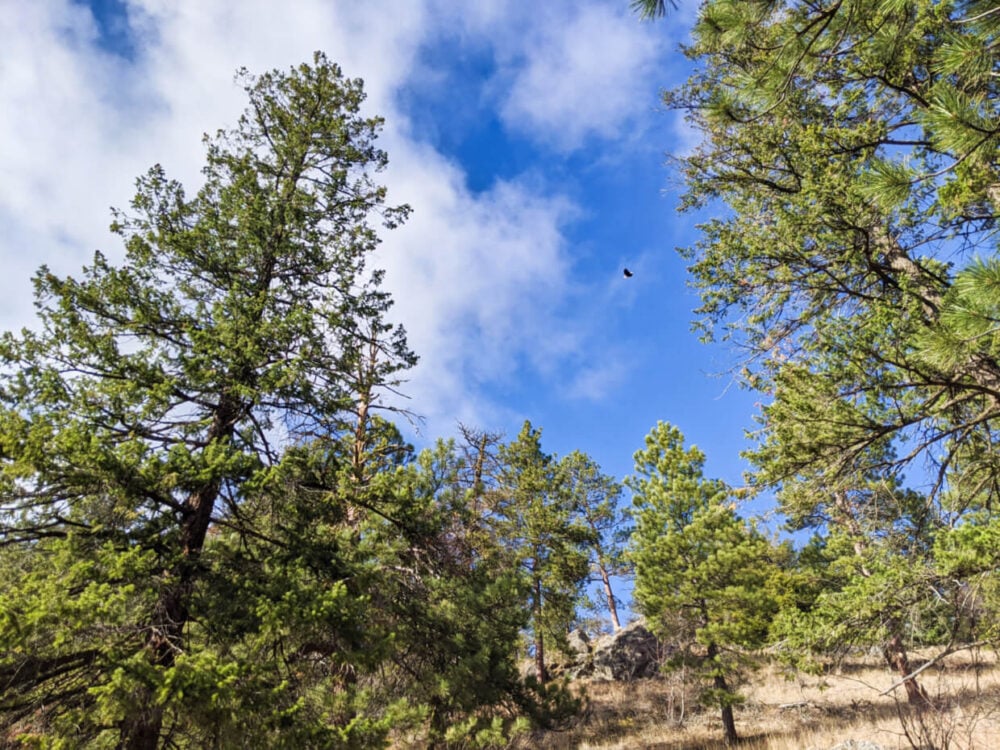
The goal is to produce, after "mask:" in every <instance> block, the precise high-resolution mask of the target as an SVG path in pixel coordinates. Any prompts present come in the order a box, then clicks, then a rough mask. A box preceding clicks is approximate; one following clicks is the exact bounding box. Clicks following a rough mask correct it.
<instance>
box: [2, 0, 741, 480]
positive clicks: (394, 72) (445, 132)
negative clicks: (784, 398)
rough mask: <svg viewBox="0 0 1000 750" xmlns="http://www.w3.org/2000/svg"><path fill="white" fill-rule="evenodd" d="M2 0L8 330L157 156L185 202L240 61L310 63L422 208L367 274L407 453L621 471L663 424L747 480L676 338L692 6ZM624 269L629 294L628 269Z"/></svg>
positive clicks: (95, 242) (683, 336)
mask: <svg viewBox="0 0 1000 750" xmlns="http://www.w3.org/2000/svg"><path fill="white" fill-rule="evenodd" d="M628 6H629V2H628V0H607V1H605V0H549V1H548V2H545V3H529V2H524V1H523V0H511V1H510V2H502V1H501V0H481V1H479V2H474V3H470V2H465V1H462V0H386V1H385V2H378V1H373V2H363V3H359V2H353V1H352V2H348V1H347V0H344V1H332V0H287V1H286V2H281V3H278V2H272V1H271V0H244V1H242V2H239V3H236V2H233V1H232V0H92V2H89V3H86V2H74V1H71V0H40V1H38V2H29V1H28V0H7V1H6V2H2V7H3V12H2V13H0V35H2V45H3V49H4V53H3V57H2V59H0V252H2V253H3V263H4V269H5V273H4V274H3V275H2V278H0V328H3V329H10V328H19V327H21V326H29V327H30V326H32V325H33V308H32V297H31V285H30V283H29V279H30V276H31V274H32V272H33V271H34V269H35V268H37V267H38V266H39V265H40V264H42V263H47V264H48V265H49V266H50V267H52V268H53V270H55V271H57V272H60V273H75V272H76V271H78V269H79V268H80V266H81V265H82V264H84V263H86V262H87V261H88V260H89V258H90V256H91V254H92V253H93V251H94V250H95V249H98V248H100V249H101V250H102V251H104V252H105V253H106V254H107V255H109V256H110V257H111V258H118V257H121V248H120V246H119V244H118V243H117V242H116V240H115V239H114V238H113V237H112V236H111V235H110V234H109V233H108V232H107V225H108V224H109V222H110V214H109V210H108V209H109V207H110V206H122V207H124V206H127V203H128V200H129V198H130V197H131V193H132V187H133V184H134V179H135V177H136V176H138V175H139V174H141V173H142V172H144V171H145V170H146V169H147V168H148V167H149V166H150V165H152V164H153V163H162V164H163V165H164V167H165V168H166V170H167V172H168V174H170V175H171V176H173V177H175V178H177V179H180V180H181V181H182V182H183V183H184V184H185V185H186V186H188V189H189V192H193V191H194V190H195V189H196V186H197V185H198V169H199V168H200V165H201V160H202V155H203V152H202V146H201V140H200V139H201V134H202V133H203V132H206V131H214V130H215V129H217V128H219V127H222V126H226V125H231V124H232V123H234V122H235V119H236V117H237V116H238V114H239V112H240V110H241V108H242V106H243V99H242V92H241V91H240V90H239V88H238V87H237V86H236V85H234V83H233V80H232V78H233V73H234V71H235V70H236V69H237V68H238V67H240V66H246V67H248V68H249V69H250V70H251V71H263V70H267V69H270V68H274V67H280V68H287V67H289V66H292V65H295V64H297V63H300V62H302V61H306V60H309V59H310V58H311V55H312V52H313V51H314V50H317V49H320V50H323V51H325V52H326V53H327V55H328V56H329V57H330V58H331V59H333V60H335V61H337V62H339V63H340V64H341V65H342V67H343V68H344V70H345V72H346V73H347V74H348V75H350V76H352V77H361V78H363V79H364V80H365V82H366V90H367V91H368V95H369V98H368V102H367V105H368V108H369V111H370V112H371V113H373V114H375V113H377V114H381V115H383V116H384V117H385V118H386V127H385V131H384V135H383V139H382V141H381V143H382V146H383V147H384V148H385V149H386V150H387V151H388V152H389V157H390V163H391V164H390V168H389V170H388V171H387V172H386V173H385V175H384V182H385V184H386V185H387V186H388V188H389V191H390V200H391V201H395V202H406V203H409V204H411V206H412V207H413V210H414V213H413V217H412V219H411V220H410V221H409V222H408V223H407V225H406V226H405V227H404V228H402V229H400V230H398V231H397V232H394V233H391V234H388V235H386V236H385V238H384V243H383V245H382V247H381V248H380V250H379V252H378V257H377V259H376V264H377V265H380V266H382V267H384V268H386V270H387V276H386V284H387V288H388V289H389V290H390V291H391V292H392V294H393V296H394V298H395V300H396V306H395V311H394V314H395V316H396V317H397V318H398V320H399V322H402V323H403V324H404V325H405V326H406V327H407V329H408V331H409V333H410V342H411V345H412V347H413V348H414V349H415V350H416V351H417V353H418V354H419V355H420V356H421V363H420V365H419V366H418V367H417V368H416V370H414V371H413V372H412V373H411V376H410V381H409V383H408V384H407V386H406V387H405V389H404V390H405V391H406V392H407V393H408V394H409V395H410V400H409V401H408V403H407V406H408V407H409V408H410V409H412V410H413V411H415V412H417V413H418V414H421V415H422V416H423V417H424V422H423V424H422V426H421V427H420V434H419V435H417V440H418V441H421V440H423V441H427V440H432V439H434V438H436V437H439V436H448V435H451V434H454V433H455V431H456V430H455V427H456V423H457V422H458V421H459V420H461V421H462V422H464V423H466V424H469V425H473V426H479V427H482V428H486V429H490V430H503V431H505V432H506V433H507V435H508V436H510V437H513V436H514V435H516V433H517V431H518V429H519V427H520V424H521V422H522V421H523V420H524V419H530V420H531V421H532V422H533V423H534V424H535V425H536V426H538V427H541V428H542V429H543V447H544V448H545V449H546V450H547V451H549V452H554V453H558V454H560V455H562V454H566V453H568V452H570V451H571V450H573V449H580V450H583V451H585V452H587V453H589V454H590V455H591V456H592V457H593V458H594V459H595V460H597V461H598V462H599V463H600V464H601V466H602V467H603V469H604V471H605V472H606V473H610V474H613V475H615V476H617V477H622V476H624V475H625V474H627V473H628V472H629V471H630V470H631V467H632V458H631V457H632V454H633V452H634V451H635V450H637V449H638V448H640V447H641V446H642V441H643V438H644V436H645V435H646V433H647V432H648V431H649V429H650V428H651V427H652V426H653V425H654V424H655V423H656V421H657V420H666V421H670V422H672V423H674V424H676V425H677V426H679V427H680V429H681V430H682V431H683V432H684V433H685V435H686V436H687V438H688V440H689V442H693V443H696V444H698V445H699V446H700V447H701V448H702V450H704V451H705V452H706V454H707V455H708V464H707V472H708V473H709V474H710V475H712V476H718V477H721V478H723V479H725V480H727V481H729V482H731V483H734V484H737V483H739V482H740V476H741V473H742V471H743V469H744V465H743V463H742V462H741V460H740V459H739V458H738V453H739V451H740V450H741V449H742V448H744V447H745V440H744V437H743V435H744V431H745V430H746V429H749V428H751V427H752V426H753V425H752V415H753V401H754V396H753V395H751V394H747V393H744V392H740V391H739V390H738V389H736V388H735V387H730V383H729V381H728V380H727V379H726V378H725V376H722V377H718V376H716V375H717V374H718V373H724V372H725V371H726V369H727V368H728V367H730V366H731V365H732V363H733V356H732V353H731V352H728V351H727V350H726V349H725V348H724V347H721V346H706V345H703V344H700V343H699V342H698V341H697V339H696V336H695V335H694V334H693V333H691V331H690V323H691V321H692V319H693V317H694V316H693V313H692V310H693V308H694V307H696V306H697V299H696V297H695V296H694V295H693V294H692V292H691V291H690V290H688V289H687V288H686V285H685V281H686V278H685V270H684V263H683V261H682V260H681V259H680V258H679V257H678V256H677V254H676V252H675V247H677V246H678V245H685V244H689V243H690V242H692V241H693V239H694V237H695V229H694V224H695V217H693V216H689V215H680V214H678V213H677V212H676V206H677V198H678V192H677V179H678V178H677V175H675V174H672V173H671V171H670V170H669V168H668V167H667V166H666V165H665V161H666V157H667V154H670V153H675V154H676V153H682V152H683V151H684V150H685V149H689V148H691V146H692V144H693V142H694V138H695V135H694V134H693V133H692V132H691V131H689V130H688V129H687V128H686V126H685V125H684V123H683V122H682V120H681V119H680V117H679V115H678V114H677V113H673V112H667V111H665V110H664V109H663V107H662V106H661V104H660V91H661V90H662V89H663V88H665V87H669V86H671V85H673V84H676V83H678V82H679V81H681V80H683V78H684V77H685V74H686V71H687V63H686V61H685V60H684V58H683V57H682V56H681V54H680V52H679V51H678V44H679V43H680V42H682V41H683V40H684V39H685V38H686V36H687V33H688V29H689V27H690V24H691V21H692V18H693V6H694V3H693V2H688V3H682V6H683V7H681V8H680V9H679V10H677V11H674V12H673V13H672V14H671V15H670V16H669V17H668V18H667V19H665V20H663V21H660V22H657V23H654V24H650V23H642V22H640V21H639V20H638V18H637V17H636V16H634V15H633V14H631V13H630V11H629V7H628ZM624 266H628V267H629V268H631V269H632V270H633V271H634V272H635V276H634V277H633V278H632V279H629V280H626V279H624V278H623V277H622V268H623V267H624Z"/></svg>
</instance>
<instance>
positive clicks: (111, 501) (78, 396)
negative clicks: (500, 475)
mask: <svg viewBox="0 0 1000 750" xmlns="http://www.w3.org/2000/svg"><path fill="white" fill-rule="evenodd" d="M241 79H242V81H243V82H244V84H245V87H246V92H247V96H248V99H249V106H248V108H247V110H246V112H245V113H244V114H243V116H242V117H241V118H240V120H239V122H238V124H237V126H236V127H235V128H234V129H232V130H229V131H220V132H219V133H217V134H216V135H215V136H214V137H211V138H206V148H207V155H206V166H205V168H204V170H203V172H204V184H203V186H202V187H201V189H200V190H199V191H198V192H197V194H196V195H195V196H194V197H188V196H187V195H186V194H185V192H184V190H183V189H182V187H181V186H180V185H179V184H178V183H176V182H173V181H171V180H169V179H168V178H167V176H166V174H165V172H164V170H163V169H162V168H160V167H158V166H157V167H154V168H152V169H151V170H150V171H149V172H148V173H147V174H146V175H144V176H143V177H142V178H140V179H139V181H138V186H137V193H136V197H135V199H134V200H133V202H132V208H131V211H129V212H124V211H121V212H116V213H115V221H114V225H113V228H114V230H115V231H116V232H117V233H118V234H119V235H120V236H121V237H122V239H123V240H124V243H125V255H124V260H123V261H122V262H121V263H120V264H118V265H115V264H113V263H111V262H110V261H109V260H108V259H107V258H106V257H105V256H104V255H102V254H100V253H98V254H96V255H95V257H94V260H93V262H92V264H91V265H90V266H88V267H86V268H85V269H84V270H83V272H82V275H81V276H80V277H79V278H59V277H57V276H55V275H54V274H52V273H50V272H49V271H48V270H47V269H45V268H42V269H41V270H40V271H39V272H38V274H37V276H36V278H35V290H36V299H37V307H38V311H39V316H40V320H41V327H40V330H38V331H29V330H25V331H22V332H21V333H20V334H12V333H8V334H6V335H4V336H3V338H2V340H0V358H2V361H3V367H2V374H0V483H2V488H3V493H4V502H3V504H2V510H0V571H3V580H2V582H0V737H2V742H3V743H12V742H15V741H19V742H22V743H26V744H27V745H30V746H39V747H74V748H75V747H119V748H122V749H123V750H125V749H128V748H143V749H148V748H157V747H198V748H202V747H276V748H278V747H288V748H308V747H324V748H332V747H344V748H347V747H355V748H357V747H378V746H383V745H385V744H386V743H387V742H389V741H390V739H391V738H393V737H409V738H411V739H413V740H414V741H422V742H425V743H428V744H436V745H439V746H449V745H452V746H463V747H489V746H497V745H498V744H502V743H504V742H505V741H506V738H507V737H508V736H509V734H510V733H511V732H513V731H517V730H518V729H520V728H522V727H523V726H524V724H525V722H526V721H528V720H534V721H537V722H545V721H546V720H549V719H551V718H552V717H553V716H559V715H561V714H560V712H565V711H566V710H568V709H572V707H573V706H572V704H571V702H569V701H567V700H566V698H567V696H566V695H564V694H562V693H558V692H557V691H556V692H553V691H544V690H540V689H532V688H531V687H530V686H527V685H525V684H524V682H523V680H522V679H521V678H520V676H519V674H518V671H517V662H516V659H517V653H518V646H519V643H520V638H521V633H522V631H523V629H524V628H525V627H526V625H527V624H528V621H529V613H528V611H527V610H526V609H525V608H524V606H523V602H524V601H525V599H526V597H527V596H528V593H527V587H526V585H525V579H524V577H523V575H522V574H521V572H520V571H519V570H518V569H517V567H516V566H515V565H512V564H508V563H507V560H508V559H509V556H510V553H509V551H507V550H506V549H505V548H503V547H502V546H501V545H500V544H499V542H498V541H496V540H491V539H489V538H488V537H487V536H484V535H483V534H482V533H481V528H482V524H481V522H480V520H479V516H478V515H477V513H478V509H477V508H476V507H475V504H474V502H473V498H472V497H471V496H470V495H468V494H467V493H466V491H465V490H464V489H462V488H461V482H460V480H459V478H458V477H459V474H460V473H461V471H462V470H463V465H462V464H461V462H460V461H459V460H458V459H457V458H456V457H455V453H454V449H453V448H445V447H440V446H439V448H438V449H437V450H436V451H430V452H427V453H424V454H421V455H420V456H417V457H415V456H414V455H413V451H412V448H410V446H408V445H406V443H405V442H404V441H403V439H402V437H401V435H400V433H399V431H398V430H397V429H396V427H395V426H394V425H393V424H392V423H391V422H389V421H387V420H386V419H384V418H383V417H382V416H379V414H378V413H377V412H378V411H379V410H380V409H382V408H383V407H384V404H383V403H382V401H381V399H380V395H381V393H382V392H384V391H385V390H386V389H394V388H396V387H397V386H398V384H399V382H400V377H401V376H402V373H404V372H405V370H406V368H408V367H409V366H411V365H412V364H413V363H414V362H415V361H416V358H415V356H414V355H413V354H412V353H411V352H410V351H409V349H408V347H407V345H406V338H405V334H404V332H403V331H402V329H400V328H398V327H395V326H393V325H392V324H390V323H389V322H387V320H386V315H387V312H388V310H389V306H390V300H389V298H388V296H387V295H386V293H385V292H383V291H382V290H381V289H380V283H381V279H382V276H381V272H379V271H377V270H374V271H373V270H370V269H369V268H368V267H367V262H368V260H369V258H370V257H371V255H372V252H373V251H374V250H375V248H376V246H377V244H378V237H377V233H376V225H377V224H378V223H381V224H383V225H384V226H385V227H387V228H392V227H395V226H396V225H397V224H398V223H399V222H400V221H401V220H403V219H404V218H405V216H406V214H407V211H408V209H407V208H406V207H405V206H402V207H392V206H389V205H387V204H386V201H385V199H386V193H385V190H384V188H382V187H380V186H378V185H377V184H376V183H375V182H374V175H375V173H377V172H378V171H379V170H380V169H382V168H383V167H384V166H385V164H386V155H385V154H384V153H383V152H382V151H380V150H379V149H378V148H377V147H376V145H375V138H376V135H377V132H378V129H379V126H380V121H379V120H378V119H377V118H367V117H364V116H362V115H361V114H360V107H361V103H362V100H363V98H364V95H363V91H362V85H361V82H360V81H358V80H351V79H348V78H345V77H344V76H343V75H342V74H341V71H340V69H339V68H338V67H337V66H336V65H335V64H333V63H331V62H329V61H328V60H327V59H326V58H325V57H323V56H322V55H320V54H317V55H316V57H315V59H314V60H313V62H312V64H304V65H301V66H298V67H296V68H293V69H291V70H288V71H274V72H271V73H267V74H264V75H261V76H259V77H253V76H250V75H249V74H247V73H245V72H244V73H242V74H241ZM526 492H527V490H526ZM545 492H546V493H549V494H553V495H554V494H555V490H554V489H552V487H550V486H546V488H545ZM525 497H527V495H525ZM554 598H555V597H554ZM552 609H553V610H555V606H554V605H553V606H552ZM546 612H548V610H546Z"/></svg>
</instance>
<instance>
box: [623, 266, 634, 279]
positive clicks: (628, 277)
mask: <svg viewBox="0 0 1000 750" xmlns="http://www.w3.org/2000/svg"><path fill="white" fill-rule="evenodd" d="M622 276H624V277H625V278H626V279H631V278H632V272H631V271H630V270H628V269H627V268H626V269H625V270H624V271H623V272H622Z"/></svg>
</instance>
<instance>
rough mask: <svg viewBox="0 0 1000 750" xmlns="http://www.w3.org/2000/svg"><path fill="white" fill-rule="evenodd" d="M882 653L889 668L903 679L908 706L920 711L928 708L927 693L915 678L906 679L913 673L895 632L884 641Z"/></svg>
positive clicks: (900, 637) (929, 703)
mask: <svg viewBox="0 0 1000 750" xmlns="http://www.w3.org/2000/svg"><path fill="white" fill-rule="evenodd" d="M882 653H883V654H884V655H885V660H886V661H887V662H888V663H889V666H890V667H892V668H893V669H894V670H895V671H896V673H897V674H898V675H899V676H900V678H902V679H903V687H904V688H905V689H906V699H907V701H908V702H909V704H910V705H911V706H913V707H914V708H917V709H920V710H923V709H925V708H929V707H930V705H931V702H930V698H928V697H927V691H925V690H924V688H923V686H921V685H920V683H918V682H917V678H916V677H910V678H909V679H907V675H909V674H910V673H911V672H913V669H912V668H911V667H910V659H909V656H908V655H907V653H906V646H905V645H903V638H902V636H900V634H899V633H898V632H895V633H894V634H893V635H892V637H891V638H890V639H889V640H888V641H886V643H885V646H883V648H882Z"/></svg>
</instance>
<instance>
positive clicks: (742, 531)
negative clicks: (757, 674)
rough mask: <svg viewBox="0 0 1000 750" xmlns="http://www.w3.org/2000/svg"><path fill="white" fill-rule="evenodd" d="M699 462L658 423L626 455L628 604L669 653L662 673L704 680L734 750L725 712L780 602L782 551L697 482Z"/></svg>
mask: <svg viewBox="0 0 1000 750" xmlns="http://www.w3.org/2000/svg"><path fill="white" fill-rule="evenodd" d="M704 461H705V458H704V455H703V454H702V453H701V452H700V451H699V450H698V449H697V448H694V447H692V448H689V449H685V447H684V437H683V435H681V433H680V431H679V430H678V429H677V428H676V427H673V426H672V425H669V424H667V423H664V422H660V423H658V424H657V425H656V427H655V428H654V429H653V430H652V432H650V434H649V435H648V436H647V437H646V447H645V449H644V450H641V451H639V452H637V453H636V454H635V474H634V475H633V476H632V477H630V478H629V479H628V480H627V482H628V485H629V487H631V489H632V491H633V493H634V499H633V503H634V506H635V507H634V510H633V515H634V518H635V523H636V526H635V532H634V533H633V536H632V546H631V550H630V555H631V558H632V560H633V562H634V563H635V570H636V579H635V592H634V596H635V600H636V602H637V603H638V605H639V610H640V611H641V612H642V613H643V614H644V615H645V616H646V617H647V618H648V621H649V625H650V627H651V629H652V630H653V631H654V632H655V633H656V634H657V635H659V636H660V637H661V638H663V639H664V640H665V641H666V642H667V643H668V644H669V645H671V646H673V648H674V657H673V658H672V659H671V660H670V662H668V668H671V667H673V668H676V667H680V666H688V667H691V668H693V669H694V671H695V673H696V674H697V675H698V676H699V677H700V678H701V679H702V680H703V682H704V685H705V688H704V691H703V693H702V700H703V701H704V702H706V703H707V704H709V705H715V706H718V707H719V708H720V709H721V710H722V711H723V722H724V724H726V732H727V739H729V740H730V741H732V740H735V728H734V727H733V725H732V710H731V707H732V705H733V704H734V703H735V702H737V701H738V700H739V696H738V694H737V693H736V691H735V689H734V688H735V682H736V681H737V680H738V677H739V674H740V671H741V669H742V668H744V667H746V666H749V665H751V664H752V659H750V658H749V657H750V655H751V653H752V652H753V651H754V650H755V649H759V648H760V647H762V646H763V645H764V644H765V643H766V641H767V637H768V630H769V626H770V623H771V620H772V619H773V618H774V616H775V614H776V613H777V611H778V609H779V607H780V606H781V604H782V601H783V599H784V598H785V596H786V595H787V592H788V584H787V582H786V577H785V572H784V570H783V569H782V566H781V565H779V560H780V559H781V557H782V556H783V553H782V551H781V550H779V549H778V548H776V547H775V546H774V545H772V544H771V542H770V541H768V540H767V539H766V538H765V537H763V536H762V535H761V534H760V533H759V532H758V531H757V530H756V529H755V528H754V527H753V526H751V525H748V524H747V523H746V522H744V521H743V520H742V519H740V518H739V516H737V515H736V512H735V510H734V508H735V504H734V503H733V501H732V497H733V495H732V492H731V491H730V490H729V488H728V487H726V486H725V485H724V484H723V483H722V482H720V481H718V480H712V479H705V478H704V477H703V475H702V468H703V465H704Z"/></svg>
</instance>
